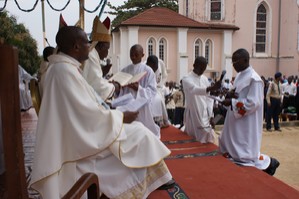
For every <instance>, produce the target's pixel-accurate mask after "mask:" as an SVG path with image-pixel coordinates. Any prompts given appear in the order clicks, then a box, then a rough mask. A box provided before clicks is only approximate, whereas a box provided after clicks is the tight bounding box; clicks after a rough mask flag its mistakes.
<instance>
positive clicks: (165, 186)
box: [158, 179, 175, 190]
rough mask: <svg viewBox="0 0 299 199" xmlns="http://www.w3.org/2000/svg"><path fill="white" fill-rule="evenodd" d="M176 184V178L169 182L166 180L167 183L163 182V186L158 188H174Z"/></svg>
mask: <svg viewBox="0 0 299 199" xmlns="http://www.w3.org/2000/svg"><path fill="white" fill-rule="evenodd" d="M174 185H175V181H174V179H171V180H169V181H168V182H166V183H165V184H163V185H162V186H160V187H159V188H158V190H167V189H171V188H173V187H174Z"/></svg>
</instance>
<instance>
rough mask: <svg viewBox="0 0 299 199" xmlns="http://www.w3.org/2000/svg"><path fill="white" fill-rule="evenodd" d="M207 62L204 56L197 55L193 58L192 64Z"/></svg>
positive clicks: (204, 63) (205, 63)
mask: <svg viewBox="0 0 299 199" xmlns="http://www.w3.org/2000/svg"><path fill="white" fill-rule="evenodd" d="M207 64H208V62H207V59H206V58H204V57H203V56H198V57H196V58H195V60H194V66H196V65H207Z"/></svg>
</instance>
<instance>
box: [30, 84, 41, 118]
mask: <svg viewBox="0 0 299 199" xmlns="http://www.w3.org/2000/svg"><path fill="white" fill-rule="evenodd" d="M29 86H30V94H31V99H32V104H33V106H34V109H35V111H36V114H37V115H38V113H39V109H40V105H41V102H42V98H41V95H40V92H39V86H38V81H37V80H36V79H31V80H30V84H29Z"/></svg>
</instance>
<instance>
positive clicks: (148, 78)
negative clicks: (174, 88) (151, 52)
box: [120, 63, 160, 138]
mask: <svg viewBox="0 0 299 199" xmlns="http://www.w3.org/2000/svg"><path fill="white" fill-rule="evenodd" d="M143 71H146V72H147V73H146V75H145V76H144V77H143V78H142V79H141V80H140V81H139V87H138V91H137V92H136V91H134V90H133V89H131V88H128V87H124V88H123V89H121V91H120V96H121V95H124V94H127V93H132V95H133V96H134V97H136V96H137V95H139V96H141V97H144V98H145V99H147V100H148V103H147V104H146V105H145V106H143V107H142V108H141V109H139V114H138V118H137V121H140V122H141V123H143V124H144V126H146V127H147V128H148V129H149V130H151V131H152V132H153V133H154V134H155V135H156V136H157V137H158V138H160V127H159V126H158V125H157V124H155V122H154V119H153V114H152V110H151V106H150V104H151V100H152V99H153V98H154V97H155V95H156V93H157V83H156V77H155V73H154V72H153V70H152V69H151V68H150V67H149V66H147V65H146V64H144V63H139V64H136V65H134V64H130V65H128V66H127V67H125V68H123V69H122V72H125V73H129V74H131V75H136V74H138V73H141V72H143Z"/></svg>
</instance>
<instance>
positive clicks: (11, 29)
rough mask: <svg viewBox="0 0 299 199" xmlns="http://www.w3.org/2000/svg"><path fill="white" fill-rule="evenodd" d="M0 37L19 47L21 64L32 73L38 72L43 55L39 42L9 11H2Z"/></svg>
mask: <svg viewBox="0 0 299 199" xmlns="http://www.w3.org/2000/svg"><path fill="white" fill-rule="evenodd" d="M0 24H1V28H0V38H3V40H4V43H6V44H9V45H13V46H16V47H17V48H18V53H19V54H18V55H19V64H20V65H21V66H22V67H23V68H24V69H25V70H26V71H27V72H28V73H30V74H34V73H36V71H37V70H38V68H39V65H40V62H41V57H39V55H38V51H37V42H36V41H35V40H34V39H33V38H32V37H31V35H30V33H29V31H28V30H27V29H26V27H25V26H24V25H23V24H18V23H17V20H16V18H15V17H14V16H9V15H8V12H6V11H4V12H0Z"/></svg>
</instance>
